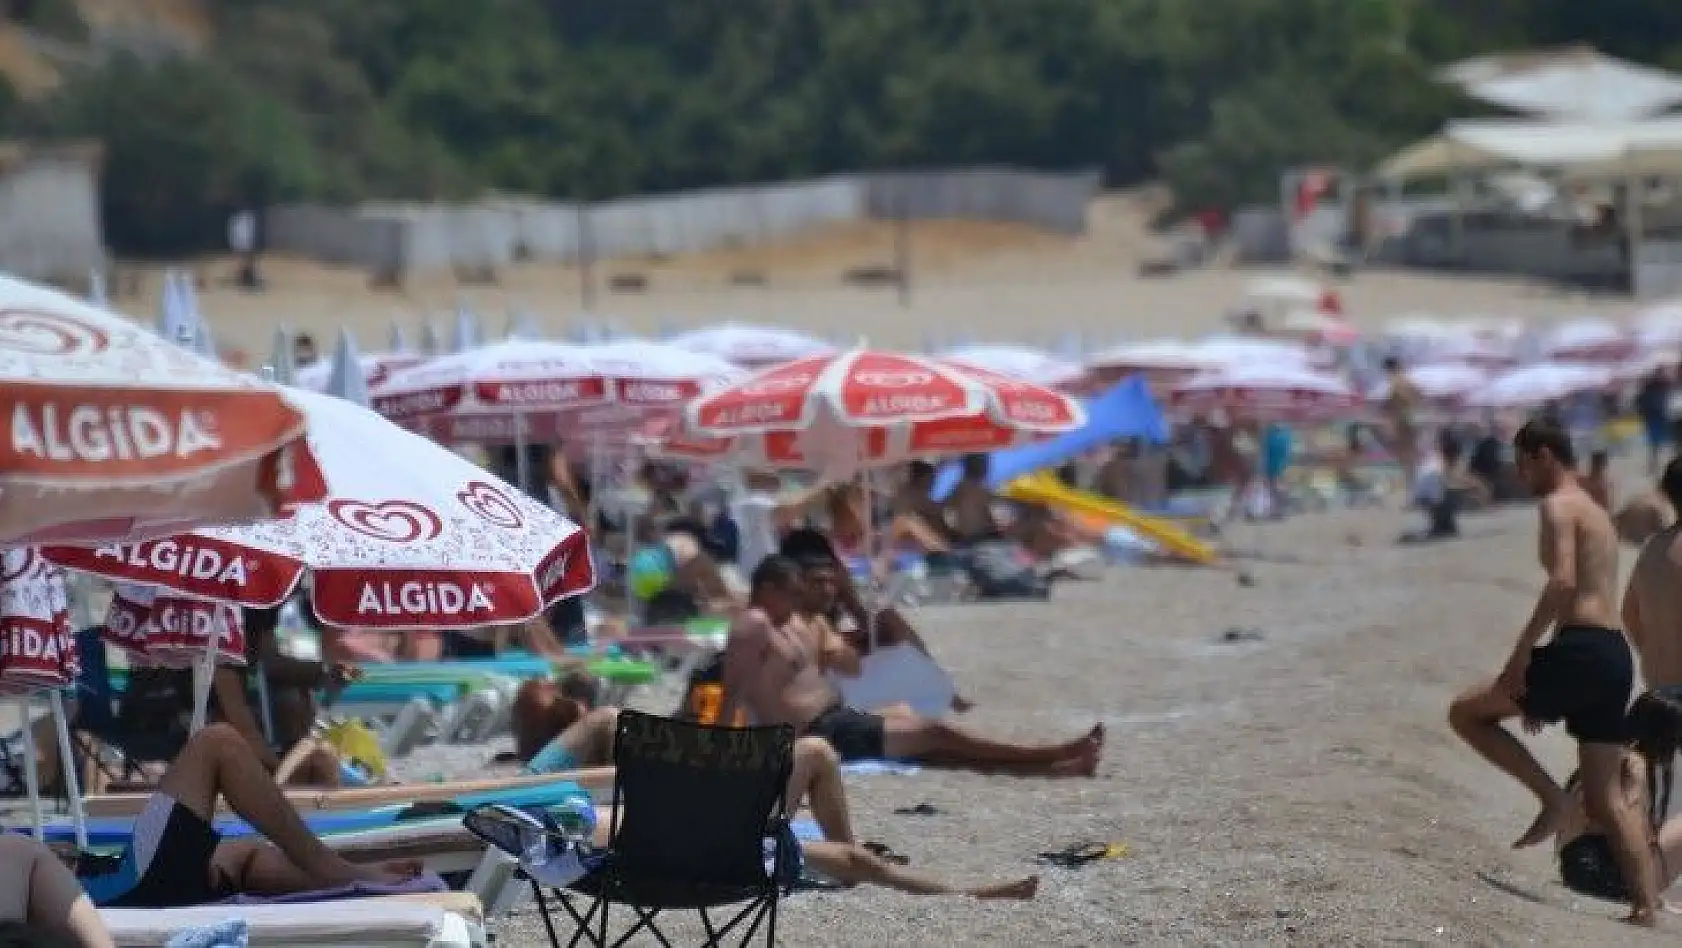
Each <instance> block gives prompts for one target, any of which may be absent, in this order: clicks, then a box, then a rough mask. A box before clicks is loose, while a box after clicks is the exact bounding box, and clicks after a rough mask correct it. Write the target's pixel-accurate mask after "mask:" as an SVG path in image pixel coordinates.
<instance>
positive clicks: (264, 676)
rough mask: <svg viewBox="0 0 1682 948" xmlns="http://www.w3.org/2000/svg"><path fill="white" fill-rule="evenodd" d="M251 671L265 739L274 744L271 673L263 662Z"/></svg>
mask: <svg viewBox="0 0 1682 948" xmlns="http://www.w3.org/2000/svg"><path fill="white" fill-rule="evenodd" d="M271 634H272V633H271ZM326 658H327V656H326V655H325V654H324V655H322V660H323V661H324V662H325V661H326ZM251 673H252V675H253V676H254V677H255V678H256V685H257V713H258V714H259V715H260V716H261V717H262V721H261V723H262V725H263V740H265V741H268V742H269V744H270V745H273V744H274V742H275V740H274V704H273V703H272V700H271V699H270V697H269V674H268V672H267V671H265V670H264V668H263V663H262V662H258V663H257V664H256V666H255V667H253V668H252V670H251Z"/></svg>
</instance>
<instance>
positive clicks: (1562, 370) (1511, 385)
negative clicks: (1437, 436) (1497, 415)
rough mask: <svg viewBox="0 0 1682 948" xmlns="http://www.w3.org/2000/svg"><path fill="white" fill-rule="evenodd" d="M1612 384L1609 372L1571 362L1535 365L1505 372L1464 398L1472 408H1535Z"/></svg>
mask: <svg viewBox="0 0 1682 948" xmlns="http://www.w3.org/2000/svg"><path fill="white" fill-rule="evenodd" d="M1614 381H1615V378H1614V375H1613V372H1612V369H1611V368H1609V367H1607V366H1603V365H1583V364H1580V363H1573V362H1539V363H1537V364H1535V365H1527V366H1525V367H1523V368H1520V369H1514V370H1512V371H1511V372H1507V373H1505V374H1503V375H1501V376H1499V377H1497V378H1496V379H1495V380H1493V381H1491V382H1490V383H1489V384H1488V385H1485V386H1484V387H1482V388H1480V389H1478V390H1476V391H1474V392H1472V393H1471V394H1470V395H1468V396H1467V397H1466V404H1468V405H1470V406H1472V407H1474V408H1535V407H1538V406H1540V405H1543V404H1546V403H1547V402H1551V401H1555V400H1558V399H1562V398H1568V397H1570V396H1572V395H1577V394H1580V393H1583V392H1592V391H1600V390H1603V389H1606V388H1608V387H1610V386H1611V385H1612V384H1613V382H1614Z"/></svg>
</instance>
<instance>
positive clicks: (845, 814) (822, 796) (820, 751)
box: [595, 737, 1040, 899]
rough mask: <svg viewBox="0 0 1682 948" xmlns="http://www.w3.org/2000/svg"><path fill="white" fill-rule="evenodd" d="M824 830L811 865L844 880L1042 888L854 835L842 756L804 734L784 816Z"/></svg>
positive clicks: (605, 824)
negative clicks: (946, 874)
mask: <svg viewBox="0 0 1682 948" xmlns="http://www.w3.org/2000/svg"><path fill="white" fill-rule="evenodd" d="M802 804H806V805H808V806H809V807H810V809H811V813H812V819H813V821H814V822H816V823H817V824H818V828H819V829H820V830H822V831H823V839H821V840H803V841H801V843H800V851H801V853H802V855H803V856H804V858H805V861H806V865H807V866H809V867H811V868H812V869H813V870H814V871H816V873H817V874H818V875H820V876H822V877H823V878H825V879H829V880H832V881H834V882H838V883H840V884H842V885H848V886H853V885H879V886H882V887H884V888H888V889H895V890H898V891H900V892H909V893H912V894H913V895H949V894H961V895H968V896H971V897H973V898H978V899H1031V898H1033V897H1034V895H1035V894H1036V893H1037V892H1038V891H1039V884H1040V880H1039V877H1038V876H1027V877H1025V878H1022V879H1015V880H1012V881H1009V882H1000V883H993V884H989V885H977V886H957V885H953V884H951V883H948V882H943V881H941V880H938V879H932V878H929V877H928V876H924V875H921V874H918V873H914V872H911V871H910V870H907V869H905V868H903V867H902V866H899V865H895V864H894V863H892V862H889V861H888V860H886V859H884V858H882V856H880V855H878V854H877V853H876V852H873V851H872V850H871V847H870V846H867V845H865V844H862V843H860V842H859V841H858V840H857V838H855V837H854V835H853V826H852V814H851V812H850V811H849V808H848V806H847V791H846V786H845V784H844V783H843V782H842V779H841V758H840V755H838V754H836V753H835V749H834V748H833V747H831V746H830V745H829V742H828V741H825V740H823V739H822V738H818V737H802V738H800V739H798V740H796V741H795V742H794V768H793V770H791V771H790V773H789V778H788V793H787V796H786V798H785V806H786V810H785V812H784V816H786V817H788V818H790V819H793V818H794V815H795V814H796V813H797V812H798V811H799V810H800V808H801V805H802ZM596 815H597V818H596V839H595V842H596V845H598V846H606V845H607V844H608V841H609V835H610V832H611V828H612V825H613V810H612V808H611V807H605V806H604V807H597V808H596Z"/></svg>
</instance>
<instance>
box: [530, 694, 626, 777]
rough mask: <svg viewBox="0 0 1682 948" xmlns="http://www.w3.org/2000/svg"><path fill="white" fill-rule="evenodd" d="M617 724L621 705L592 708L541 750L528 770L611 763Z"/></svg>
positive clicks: (564, 768)
mask: <svg viewBox="0 0 1682 948" xmlns="http://www.w3.org/2000/svg"><path fill="white" fill-rule="evenodd" d="M618 726H619V709H618V708H613V707H605V706H604V707H600V708H592V709H590V710H589V711H586V712H585V713H584V716H583V717H581V718H579V719H578V720H577V721H574V722H573V723H572V724H571V725H570V726H569V727H568V728H567V729H566V730H564V731H562V732H561V733H560V736H558V737H556V738H555V739H554V740H552V741H550V742H549V743H548V744H547V745H545V746H544V748H543V749H542V750H540V751H538V752H537V754H536V755H534V756H533V757H532V759H531V761H530V762H529V763H527V764H526V769H527V770H529V771H531V772H532V773H560V772H561V771H564V770H574V769H576V768H579V767H596V766H602V765H606V764H611V763H613V732H614V729H615V728H617V727H618Z"/></svg>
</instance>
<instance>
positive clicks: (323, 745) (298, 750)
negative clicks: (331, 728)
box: [274, 737, 342, 789]
mask: <svg viewBox="0 0 1682 948" xmlns="http://www.w3.org/2000/svg"><path fill="white" fill-rule="evenodd" d="M274 781H275V783H278V784H280V785H281V786H283V787H290V786H296V787H326V788H329V789H332V788H337V787H339V786H340V784H341V783H342V781H341V780H340V777H339V755H338V752H336V751H335V750H333V747H332V745H330V744H328V743H327V742H326V741H322V740H317V739H316V738H313V737H308V738H305V739H303V740H301V741H299V742H298V743H296V744H294V745H292V749H291V750H289V751H287V752H286V756H285V757H282V758H281V759H280V766H279V767H276V768H275V772H274Z"/></svg>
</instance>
